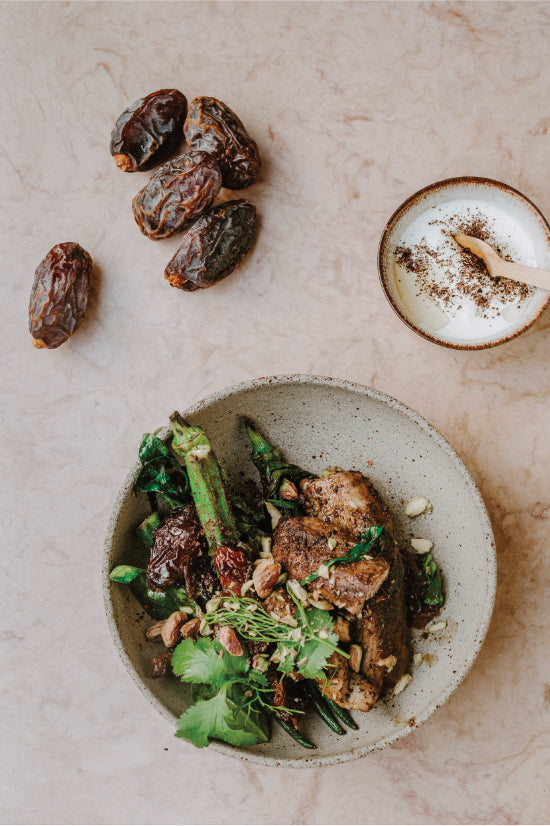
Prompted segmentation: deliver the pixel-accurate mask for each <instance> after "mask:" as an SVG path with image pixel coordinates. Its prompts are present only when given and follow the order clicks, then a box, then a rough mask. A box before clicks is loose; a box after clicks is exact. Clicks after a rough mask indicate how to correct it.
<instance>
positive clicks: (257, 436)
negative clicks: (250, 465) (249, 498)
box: [244, 419, 313, 499]
mask: <svg viewBox="0 0 550 826" xmlns="http://www.w3.org/2000/svg"><path fill="white" fill-rule="evenodd" d="M244 423H245V427H246V432H247V433H248V438H249V439H250V441H251V443H252V461H253V462H254V464H255V465H256V467H257V468H258V471H259V472H260V476H261V479H262V487H263V491H264V496H265V498H266V499H277V498H279V496H280V492H281V487H282V483H283V481H284V480H285V479H287V480H288V481H289V482H292V483H294V482H299V481H300V479H305V478H306V477H307V476H312V475H313V474H311V473H309V472H308V471H307V470H303V469H302V468H301V467H298V466H297V465H290V464H289V463H288V462H287V461H286V459H284V458H283V456H282V454H281V452H280V451H279V450H278V448H276V447H274V446H273V445H271V444H269V442H268V441H267V440H266V439H264V437H263V436H262V434H261V433H260V432H259V430H257V429H256V427H255V426H254V423H253V422H252V421H251V420H250V419H245V422H244Z"/></svg>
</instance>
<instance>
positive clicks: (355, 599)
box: [272, 516, 390, 615]
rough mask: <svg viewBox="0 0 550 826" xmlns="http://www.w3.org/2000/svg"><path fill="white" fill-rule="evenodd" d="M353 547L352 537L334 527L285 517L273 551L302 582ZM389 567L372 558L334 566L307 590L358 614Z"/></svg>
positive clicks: (276, 534)
mask: <svg viewBox="0 0 550 826" xmlns="http://www.w3.org/2000/svg"><path fill="white" fill-rule="evenodd" d="M329 539H332V540H333V543H331V544H334V543H336V544H335V545H334V547H330V546H329ZM355 544H356V542H355V540H354V539H353V537H351V536H350V535H349V534H348V533H347V532H346V531H342V530H340V529H339V528H338V527H336V526H334V525H329V524H327V523H326V522H321V521H320V520H319V519H315V518H313V517H311V516H301V517H295V516H286V517H282V518H281V519H280V520H279V524H278V525H277V528H276V530H275V533H274V534H273V548H272V552H273V556H274V557H275V559H276V560H277V562H280V563H281V565H282V566H283V567H284V569H285V570H286V571H288V574H289V575H290V577H291V578H292V579H297V580H298V581H301V580H303V579H305V578H306V577H308V576H310V574H313V573H315V571H317V570H318V568H319V566H320V565H323V564H324V563H326V562H328V561H329V560H330V559H333V558H334V557H338V556H344V555H345V554H346V553H348V551H349V550H350V549H351V548H352V547H353V546H354V545H355ZM389 567H390V566H389V565H388V563H387V562H386V560H384V559H375V558H365V559H361V560H360V561H359V562H352V563H346V564H345V565H334V566H333V567H332V568H331V569H330V576H329V578H328V579H326V578H325V577H318V578H317V579H315V580H314V581H313V582H311V583H309V584H308V585H307V586H306V589H307V590H308V592H309V593H311V594H312V596H313V597H314V599H319V598H320V597H321V598H323V599H326V600H328V601H329V602H330V603H332V605H336V606H337V607H338V608H345V609H346V611H348V612H349V613H350V614H353V615H357V614H360V613H361V609H362V608H363V605H364V603H365V600H367V599H370V598H371V597H373V596H374V595H375V594H376V592H377V591H378V590H379V588H380V586H381V585H382V584H383V582H384V581H385V580H386V578H387V576H388V572H389Z"/></svg>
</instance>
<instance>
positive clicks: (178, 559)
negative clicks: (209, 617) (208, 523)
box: [147, 505, 219, 599]
mask: <svg viewBox="0 0 550 826" xmlns="http://www.w3.org/2000/svg"><path fill="white" fill-rule="evenodd" d="M177 585H184V586H185V589H186V591H187V593H188V595H189V596H190V597H191V599H197V597H198V596H203V597H205V598H206V599H208V598H209V596H211V595H212V593H214V591H216V590H217V589H218V588H219V582H218V579H217V576H216V573H215V571H214V570H213V568H212V562H211V560H210V557H209V556H208V544H207V542H206V537H205V536H204V532H203V530H202V526H201V523H200V521H199V517H198V516H197V512H196V510H195V507H194V505H188V506H186V507H184V508H177V509H176V510H173V511H171V512H170V513H169V514H168V516H166V517H165V519H163V521H162V522H161V524H160V526H159V527H158V528H157V529H156V531H155V533H154V536H153V546H152V548H151V557H150V560H149V565H148V567H147V586H148V587H149V588H151V589H152V590H153V591H168V590H169V589H170V588H173V587H175V586H177Z"/></svg>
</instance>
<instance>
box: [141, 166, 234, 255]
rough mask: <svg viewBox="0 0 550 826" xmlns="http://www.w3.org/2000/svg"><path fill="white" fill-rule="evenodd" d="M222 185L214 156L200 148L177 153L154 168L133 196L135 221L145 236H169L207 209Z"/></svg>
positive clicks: (154, 238) (153, 237)
mask: <svg viewBox="0 0 550 826" xmlns="http://www.w3.org/2000/svg"><path fill="white" fill-rule="evenodd" d="M221 185H222V176H221V172H220V168H219V166H218V164H217V162H216V161H215V160H214V158H211V157H210V156H209V155H206V154H205V153H200V152H199V153H194V154H189V155H185V154H184V155H179V156H178V157H177V158H174V160H172V161H168V162H167V163H165V164H163V166H161V167H160V168H159V169H157V171H156V172H155V173H154V175H153V177H152V178H151V180H150V181H149V183H148V184H147V186H144V187H143V189H142V190H141V191H140V192H138V194H137V195H136V197H135V198H134V200H133V203H132V209H133V211H134V218H135V219H136V223H137V225H138V227H139V228H140V230H141V231H142V233H143V234H144V235H147V237H148V238H151V239H153V240H157V239H158V238H168V237H169V236H170V235H174V234H175V233H177V232H181V231H182V230H184V229H185V228H186V226H187V224H188V223H189V222H190V221H191V220H192V219H193V218H196V217H197V216H198V215H200V214H201V213H202V212H204V210H206V209H208V207H209V206H210V205H211V204H212V202H213V200H214V198H215V197H216V195H217V194H218V192H219V191H220V189H221Z"/></svg>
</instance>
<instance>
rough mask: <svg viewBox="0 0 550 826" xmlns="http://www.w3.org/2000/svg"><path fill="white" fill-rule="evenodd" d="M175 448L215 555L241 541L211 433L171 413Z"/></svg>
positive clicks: (211, 551)
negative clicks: (184, 469)
mask: <svg viewBox="0 0 550 826" xmlns="http://www.w3.org/2000/svg"><path fill="white" fill-rule="evenodd" d="M170 421H171V423H172V432H173V434H174V438H173V441H172V449H173V450H174V452H175V453H176V455H177V456H178V457H180V458H181V459H183V460H184V461H185V467H186V469H187V474H188V476H189V485H190V487H191V493H192V495H193V501H194V502H195V508H196V509H197V514H198V517H199V519H200V522H201V525H202V527H203V530H204V534H205V536H206V540H207V542H208V546H209V553H210V555H211V556H214V555H215V553H216V549H217V548H218V547H220V546H221V545H227V544H230V545H231V544H236V543H237V542H238V541H239V535H238V531H237V525H236V522H235V517H234V515H233V511H232V508H231V505H230V503H229V499H228V498H227V493H226V489H225V484H224V479H223V473H222V471H221V468H220V466H219V464H218V460H217V459H216V456H215V454H214V451H213V450H212V445H211V444H210V441H209V439H208V436H207V435H206V433H205V432H204V430H203V429H202V427H199V425H188V424H187V423H186V422H185V421H184V420H183V419H182V418H181V416H180V415H179V413H173V414H172V415H171V416H170Z"/></svg>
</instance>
